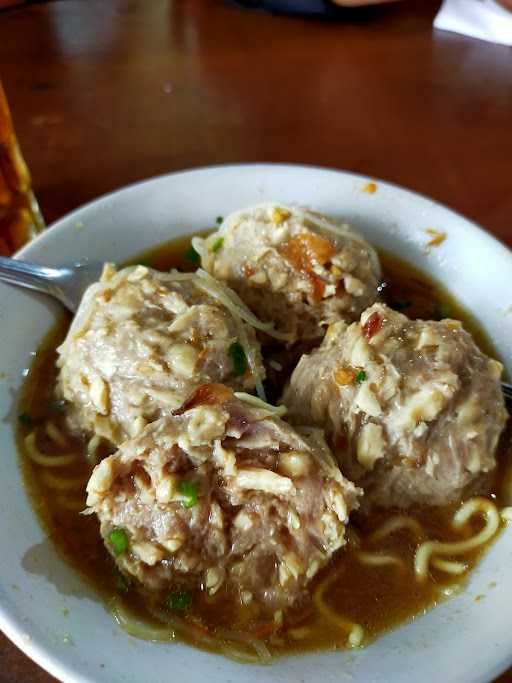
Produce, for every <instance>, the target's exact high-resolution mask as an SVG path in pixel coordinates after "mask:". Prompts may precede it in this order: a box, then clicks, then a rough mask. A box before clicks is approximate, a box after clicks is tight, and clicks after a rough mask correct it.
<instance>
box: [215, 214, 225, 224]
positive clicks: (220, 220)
mask: <svg viewBox="0 0 512 683" xmlns="http://www.w3.org/2000/svg"><path fill="white" fill-rule="evenodd" d="M223 220H224V218H223V217H222V216H217V218H216V219H215V222H216V223H217V225H220V224H221V223H222V221H223Z"/></svg>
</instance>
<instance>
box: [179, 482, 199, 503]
mask: <svg viewBox="0 0 512 683" xmlns="http://www.w3.org/2000/svg"><path fill="white" fill-rule="evenodd" d="M178 491H179V493H181V495H182V496H183V498H182V501H181V503H182V505H183V507H185V508H193V507H194V505H197V497H198V493H197V486H196V485H195V484H192V482H190V481H185V480H182V481H180V483H179V484H178Z"/></svg>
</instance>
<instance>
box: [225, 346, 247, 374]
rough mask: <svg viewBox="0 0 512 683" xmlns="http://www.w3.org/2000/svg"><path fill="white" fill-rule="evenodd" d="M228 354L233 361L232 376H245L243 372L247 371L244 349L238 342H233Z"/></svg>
mask: <svg viewBox="0 0 512 683" xmlns="http://www.w3.org/2000/svg"><path fill="white" fill-rule="evenodd" d="M228 354H229V357H230V358H231V360H232V361H233V372H234V374H235V375H237V377H240V376H241V375H245V371H246V370H247V356H246V354H245V351H244V347H243V346H242V345H241V344H240V342H233V344H231V346H230V347H229V351H228Z"/></svg>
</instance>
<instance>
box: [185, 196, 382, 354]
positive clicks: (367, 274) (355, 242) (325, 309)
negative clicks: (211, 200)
mask: <svg viewBox="0 0 512 683" xmlns="http://www.w3.org/2000/svg"><path fill="white" fill-rule="evenodd" d="M195 244H196V245H197V248H198V250H200V252H201V263H202V266H203V268H204V269H205V270H207V271H208V272H209V273H211V274H212V275H213V276H214V277H216V278H218V279H220V280H224V281H226V282H227V283H228V284H229V286H230V287H232V288H233V289H234V290H235V291H236V292H237V293H238V294H239V295H240V297H241V298H242V299H243V301H244V302H245V303H246V304H247V305H248V306H249V308H251V309H252V310H253V311H254V313H256V315H257V316H258V317H260V318H261V319H262V320H266V321H269V322H273V323H275V326H276V328H277V330H278V331H280V332H282V333H284V334H285V335H287V338H288V340H289V342H290V343H294V342H296V341H297V340H300V341H302V342H310V341H318V340H320V339H321V338H322V336H323V334H324V332H325V328H324V326H326V325H328V324H329V323H333V322H336V321H338V320H348V321H352V320H356V319H357V318H359V316H360V314H361V312H362V311H364V309H365V308H366V307H367V306H369V305H370V304H372V303H373V302H374V301H375V300H376V298H377V285H378V281H379V277H380V265H379V259H378V257H377V254H376V252H375V251H374V249H373V248H372V247H371V246H370V244H368V242H366V241H365V240H364V238H363V237H362V236H361V235H360V234H359V233H357V232H356V231H355V230H352V229H351V228H350V227H349V226H348V225H347V224H345V223H339V222H336V221H334V220H333V219H331V218H327V217H326V216H322V215H321V214H318V213H315V212H313V211H309V210H307V209H299V208H294V207H290V206H283V205H281V204H264V205H260V206H255V207H250V208H247V209H243V210H241V211H237V212H236V213H233V214H232V215H230V216H229V217H228V218H226V219H225V220H224V222H223V223H222V225H221V226H220V228H219V230H217V231H216V232H215V233H214V234H212V235H211V236H209V237H208V238H207V239H206V240H204V241H203V242H202V243H201V242H200V241H198V242H195Z"/></svg>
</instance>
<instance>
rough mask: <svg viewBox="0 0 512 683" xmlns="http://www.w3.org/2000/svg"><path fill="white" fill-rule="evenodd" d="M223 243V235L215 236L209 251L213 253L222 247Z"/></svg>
mask: <svg viewBox="0 0 512 683" xmlns="http://www.w3.org/2000/svg"><path fill="white" fill-rule="evenodd" d="M223 244H224V237H217V239H216V240H215V242H214V243H213V244H212V246H211V249H210V251H213V252H214V253H215V254H216V253H217V252H218V251H219V250H220V249H222V245H223Z"/></svg>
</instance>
